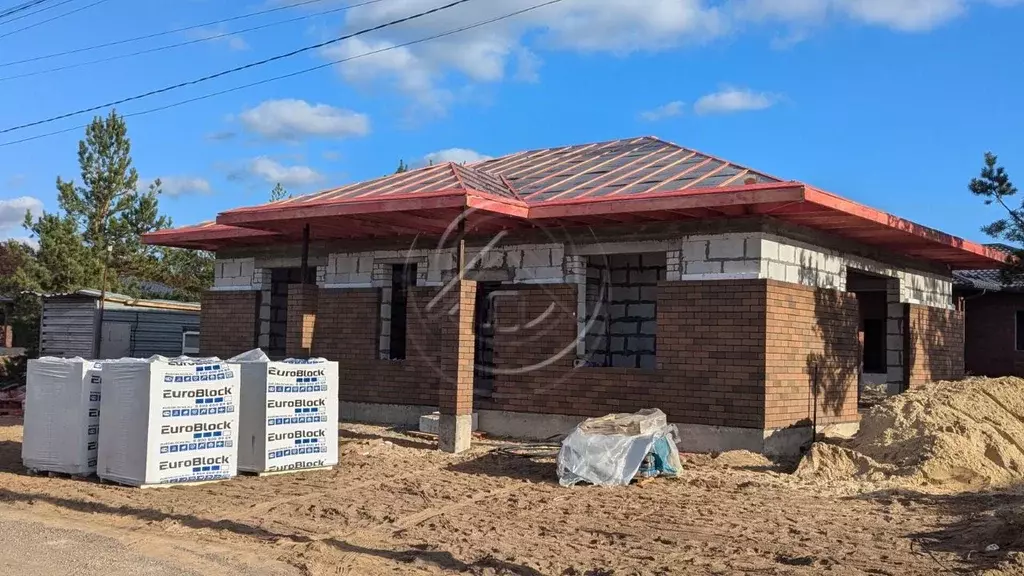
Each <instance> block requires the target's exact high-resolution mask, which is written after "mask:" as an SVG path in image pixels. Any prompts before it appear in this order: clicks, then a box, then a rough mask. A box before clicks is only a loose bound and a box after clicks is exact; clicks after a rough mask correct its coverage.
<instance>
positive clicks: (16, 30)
mask: <svg viewBox="0 0 1024 576" xmlns="http://www.w3.org/2000/svg"><path fill="white" fill-rule="evenodd" d="M70 1H71V0H64V2H61V4H66V3H67V2H70ZM109 1H110V0H96V2H93V3H92V4H86V5H85V6H82V7H80V8H75V9H74V10H68V11H67V12H64V13H63V14H58V15H56V16H51V17H50V18H47V19H46V20H40V21H39V22H33V23H32V24H29V25H28V26H22V27H21V28H17V29H15V30H11V31H10V32H5V33H4V34H0V38H7V37H8V36H12V35H14V34H17V33H18V32H24V31H25V30H31V29H33V28H35V27H37V26H42V25H43V24H46V23H48V22H53V21H54V20H60V19H61V18H63V17H65V16H71V15H72V14H75V13H78V12H81V11H82V10H88V9H89V8H92V7H93V6H97V5H99V4H103V3H104V2H109ZM55 6H57V5H55ZM55 6H51V7H50V8H54V7H55ZM42 11H43V10H36V11H35V12H33V14H38V13H39V12H42Z"/></svg>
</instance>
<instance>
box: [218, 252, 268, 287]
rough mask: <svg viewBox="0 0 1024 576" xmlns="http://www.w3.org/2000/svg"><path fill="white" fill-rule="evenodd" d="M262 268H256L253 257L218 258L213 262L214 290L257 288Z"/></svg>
mask: <svg viewBox="0 0 1024 576" xmlns="http://www.w3.org/2000/svg"><path fill="white" fill-rule="evenodd" d="M262 284H263V270H262V269H261V268H256V264H255V259H254V258H228V259H218V260H216V261H215V262H214V264H213V289H214V290H259V289H260V288H261V286H262Z"/></svg>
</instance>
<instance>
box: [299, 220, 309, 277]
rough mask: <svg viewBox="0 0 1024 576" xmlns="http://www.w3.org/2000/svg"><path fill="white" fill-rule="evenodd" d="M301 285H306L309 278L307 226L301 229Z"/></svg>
mask: <svg viewBox="0 0 1024 576" xmlns="http://www.w3.org/2000/svg"><path fill="white" fill-rule="evenodd" d="M301 266H302V267H301V272H300V274H301V275H302V283H303V284H308V283H309V281H308V280H307V278H308V276H309V224H306V225H305V226H303V227H302V264H301Z"/></svg>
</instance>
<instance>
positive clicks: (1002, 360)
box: [964, 293, 1024, 376]
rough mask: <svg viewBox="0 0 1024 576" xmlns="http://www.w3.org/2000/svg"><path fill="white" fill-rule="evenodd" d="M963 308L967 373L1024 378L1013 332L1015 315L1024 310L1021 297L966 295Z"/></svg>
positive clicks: (1023, 296) (1022, 357)
mask: <svg viewBox="0 0 1024 576" xmlns="http://www.w3.org/2000/svg"><path fill="white" fill-rule="evenodd" d="M964 305H965V320H966V322H965V336H964V340H965V342H964V344H965V349H964V360H965V366H966V369H967V373H969V374H977V375H981V376H1024V351H1017V333H1016V315H1017V311H1018V310H1024V294H1011V293H990V294H984V295H982V296H969V297H967V298H965V300H964Z"/></svg>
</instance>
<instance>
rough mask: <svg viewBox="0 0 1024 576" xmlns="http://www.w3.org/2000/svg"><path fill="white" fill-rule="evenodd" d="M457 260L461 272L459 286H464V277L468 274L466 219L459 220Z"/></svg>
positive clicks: (456, 245)
mask: <svg viewBox="0 0 1024 576" xmlns="http://www.w3.org/2000/svg"><path fill="white" fill-rule="evenodd" d="M455 242H456V244H455V259H456V264H457V265H458V268H457V270H458V271H459V286H461V285H462V275H463V274H465V272H466V218H465V217H463V218H461V219H460V220H459V227H458V230H457V232H456V236H455Z"/></svg>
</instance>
